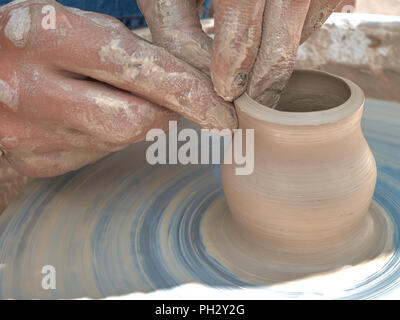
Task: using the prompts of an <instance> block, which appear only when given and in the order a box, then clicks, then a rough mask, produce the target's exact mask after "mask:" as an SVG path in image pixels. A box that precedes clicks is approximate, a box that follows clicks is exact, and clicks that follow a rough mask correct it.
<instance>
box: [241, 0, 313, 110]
mask: <svg viewBox="0 0 400 320" xmlns="http://www.w3.org/2000/svg"><path fill="white" fill-rule="evenodd" d="M309 5H310V0H302V1H294V0H291V1H283V0H279V1H273V2H272V1H268V2H267V4H266V7H265V12H264V25H263V33H262V40H261V46H260V49H259V53H258V56H257V59H256V61H255V63H254V67H253V71H252V73H251V75H250V79H249V87H248V94H249V95H250V96H251V97H252V98H253V99H255V100H257V101H258V102H260V103H261V104H263V105H266V106H268V107H272V108H274V107H275V106H276V104H277V103H278V101H279V97H280V94H281V92H282V91H283V89H284V88H285V86H286V83H287V82H288V80H289V79H290V76H291V74H292V71H293V69H294V64H295V60H296V55H297V49H298V46H299V42H300V37H301V32H302V28H303V24H304V20H305V18H306V15H307V12H308V9H309Z"/></svg>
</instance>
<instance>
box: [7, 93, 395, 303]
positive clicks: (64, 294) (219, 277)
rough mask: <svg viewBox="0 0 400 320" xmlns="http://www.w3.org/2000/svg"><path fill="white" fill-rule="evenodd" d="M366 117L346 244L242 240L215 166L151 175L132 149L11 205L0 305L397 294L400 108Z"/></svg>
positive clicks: (390, 106)
mask: <svg viewBox="0 0 400 320" xmlns="http://www.w3.org/2000/svg"><path fill="white" fill-rule="evenodd" d="M365 111H366V112H365V116H364V117H363V128H364V129H365V131H364V132H365V134H366V137H367V139H368V142H369V144H370V146H371V148H372V150H373V152H374V156H375V158H376V160H377V164H378V180H377V187H376V191H375V195H374V202H373V203H372V207H371V209H370V213H369V214H368V215H366V218H365V219H366V220H364V223H363V225H362V226H359V229H358V230H359V231H358V232H355V233H354V235H353V236H352V237H353V238H352V239H353V240H349V239H348V238H345V239H343V241H344V242H342V243H336V247H335V246H334V245H332V247H331V249H330V250H328V249H326V252H325V253H324V252H322V253H318V255H316V254H314V253H312V252H311V253H310V254H306V253H305V254H304V255H301V254H300V253H291V254H286V253H285V252H282V251H278V252H273V251H272V249H270V248H266V247H265V244H266V243H265V242H262V241H257V239H254V238H250V237H249V232H243V233H242V234H243V235H242V234H241V233H239V231H242V230H243V226H242V225H240V224H239V225H238V226H236V225H235V224H234V223H236V222H234V220H233V219H232V218H231V217H230V215H231V213H230V212H229V211H228V209H227V208H228V207H227V201H226V197H225V195H224V191H223V189H222V185H221V179H220V177H221V175H220V166H219V165H211V164H210V165H182V164H177V165H156V166H151V165H150V164H149V163H148V162H147V160H146V156H145V155H146V150H147V148H148V146H149V144H148V143H137V144H134V145H132V146H131V147H129V148H127V149H124V150H122V151H120V152H117V153H114V154H112V155H110V156H109V157H107V158H105V159H103V160H101V161H99V162H97V163H95V164H93V165H91V166H87V167H85V168H83V169H81V170H80V171H79V172H72V173H69V174H67V175H64V176H60V177H56V178H51V179H37V180H35V181H33V182H32V183H31V184H30V185H29V186H27V187H26V188H25V189H24V190H23V191H22V192H21V193H20V194H19V196H18V197H17V198H16V199H15V200H14V201H13V202H12V203H11V204H10V206H9V207H8V208H7V209H6V211H5V212H4V213H3V214H2V215H1V216H0V298H1V299H4V298H27V299H28V298H44V299H60V298H81V297H93V298H102V297H109V296H121V295H129V298H147V299H148V298H160V297H161V298H165V299H171V298H177V299H182V298H186V299H188V298H190V299H214V298H215V299H221V297H224V298H226V299H243V298H244V297H246V298H249V299H268V298H272V299H277V298H280V299H282V298H284V299H288V298H289V299H294V298H304V297H306V298H317V299H321V298H324V299H326V298H328V299H333V298H341V299H349V298H351V299H356V298H358V299H366V298H376V297H387V295H392V296H393V297H395V298H396V297H398V296H399V292H400V202H399V199H400V176H399V175H398V174H397V173H398V172H399V169H400V165H399V164H400V154H399V153H398V152H397V151H398V149H399V147H400V142H399V139H398V137H399V135H400V128H399V125H398V119H399V117H400V108H399V105H398V104H394V103H388V102H383V101H374V100H368V101H367V104H366V110H365ZM187 126H188V123H186V124H185V127H187ZM193 126H194V125H193ZM151 143H153V142H151ZM257 163H258V162H257V161H256V170H257V166H258V164H257ZM321 187H322V186H321ZM225 189H226V187H225ZM225 191H226V190H225ZM382 210H384V213H383V212H382ZM387 216H389V217H390V220H389V221H388V219H387ZM392 222H393V227H391V223H392ZM236 230H237V231H238V232H236ZM391 232H393V234H391ZM363 239H365V243H366V244H367V246H364V243H363ZM360 243H361V245H360ZM347 245H349V246H350V247H349V248H348V246H347ZM370 245H371V246H370ZM340 246H341V247H340ZM392 246H393V248H392V249H391V247H392ZM281 247H282V246H280V247H279V246H277V248H278V249H279V250H280V249H281ZM339 247H340V248H339ZM374 248H375V249H374ZM356 249H357V250H356ZM358 249H359V250H358ZM275 251H276V250H275ZM351 251H353V253H354V256H351V254H350V253H349V252H351ZM300 257H303V259H300ZM307 257H309V259H308V260H307V259H306V258H307ZM305 260H306V261H305ZM307 262H309V263H308V264H307ZM386 262H387V263H386ZM46 265H52V266H54V267H55V268H56V270H57V289H56V290H43V288H42V286H41V283H42V279H43V274H42V273H41V270H42V268H43V266H46ZM313 272H314V273H313ZM243 279H249V281H244V280H243ZM254 283H256V285H254ZM266 283H268V284H267V285H265V284H266Z"/></svg>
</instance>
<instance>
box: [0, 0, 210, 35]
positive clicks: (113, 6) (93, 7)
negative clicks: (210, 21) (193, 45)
mask: <svg viewBox="0 0 400 320" xmlns="http://www.w3.org/2000/svg"><path fill="white" fill-rule="evenodd" d="M9 2H11V1H10V0H0V5H4V4H6V3H9ZM58 2H59V3H62V4H63V5H66V6H69V7H75V8H79V9H82V10H87V11H95V12H100V13H105V14H108V15H111V16H114V17H116V18H118V19H120V20H121V21H122V22H123V23H125V25H126V26H127V27H129V28H131V29H134V28H140V27H144V26H146V21H145V20H144V18H143V15H142V13H141V12H140V10H139V8H138V6H137V3H136V1H135V0H58ZM210 4H211V0H206V1H205V2H204V5H203V8H204V10H203V14H202V18H206V17H207V12H208V10H209V8H210Z"/></svg>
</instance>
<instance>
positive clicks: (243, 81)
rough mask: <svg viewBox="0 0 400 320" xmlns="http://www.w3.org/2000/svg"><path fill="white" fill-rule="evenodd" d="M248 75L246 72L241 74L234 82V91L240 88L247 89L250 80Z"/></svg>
mask: <svg viewBox="0 0 400 320" xmlns="http://www.w3.org/2000/svg"><path fill="white" fill-rule="evenodd" d="M248 78H249V77H248V74H247V73H245V72H239V73H238V74H237V75H236V76H235V78H234V80H233V87H234V88H233V89H234V91H235V87H239V88H246V86H247V80H248Z"/></svg>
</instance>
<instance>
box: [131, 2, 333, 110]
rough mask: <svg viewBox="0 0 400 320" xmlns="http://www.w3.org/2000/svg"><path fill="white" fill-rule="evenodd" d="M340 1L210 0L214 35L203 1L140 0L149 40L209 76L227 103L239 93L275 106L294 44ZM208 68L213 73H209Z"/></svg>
mask: <svg viewBox="0 0 400 320" xmlns="http://www.w3.org/2000/svg"><path fill="white" fill-rule="evenodd" d="M340 2H341V0H273V1H272V0H271V1H269V0H213V6H214V18H215V26H214V32H215V39H214V42H212V40H211V38H209V37H208V36H207V35H206V34H205V33H204V32H203V30H202V28H201V24H200V20H199V7H200V5H201V3H202V1H201V0H169V1H160V0H138V4H139V6H140V9H141V10H142V12H143V14H144V16H145V17H146V21H147V23H148V25H149V28H150V30H151V34H152V38H153V42H154V43H156V44H157V45H160V46H162V47H164V48H166V49H167V50H168V51H169V52H171V53H172V54H174V55H175V56H177V57H179V58H181V59H183V60H185V61H187V62H188V63H190V64H192V65H193V66H195V67H196V68H198V69H199V70H202V71H203V72H205V73H207V74H210V73H211V77H212V81H213V83H214V87H215V90H216V91H217V92H218V94H219V95H220V96H221V97H223V98H224V99H225V100H227V101H233V100H234V99H235V98H237V97H238V96H240V95H241V94H242V93H243V92H245V91H246V89H247V90H248V93H249V94H250V95H251V96H252V97H253V98H255V99H257V100H258V101H260V102H262V103H263V104H266V105H274V104H275V103H276V102H277V100H278V99H279V94H280V92H281V91H282V89H283V88H284V86H285V85H286V83H287V80H288V79H289V78H290V75H291V73H292V70H293V67H294V62H295V59H296V54H297V48H298V46H299V44H300V43H302V42H304V41H305V40H306V39H307V38H308V37H309V36H310V35H311V34H312V33H313V32H314V31H315V30H317V29H318V28H319V27H320V26H321V25H322V24H323V23H324V21H325V20H326V19H327V18H328V17H329V15H330V14H331V13H332V12H333V11H334V9H335V8H336V7H337V5H338V4H339V3H340ZM210 70H211V71H210Z"/></svg>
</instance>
